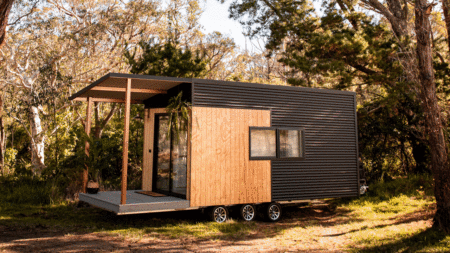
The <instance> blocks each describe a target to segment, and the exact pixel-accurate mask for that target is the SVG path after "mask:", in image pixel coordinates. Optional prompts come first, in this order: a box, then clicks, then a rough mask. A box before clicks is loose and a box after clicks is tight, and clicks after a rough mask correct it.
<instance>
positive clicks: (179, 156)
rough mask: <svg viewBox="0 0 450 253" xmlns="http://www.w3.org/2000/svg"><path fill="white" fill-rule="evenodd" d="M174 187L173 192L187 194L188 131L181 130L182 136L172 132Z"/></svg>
mask: <svg viewBox="0 0 450 253" xmlns="http://www.w3.org/2000/svg"><path fill="white" fill-rule="evenodd" d="M172 136H173V138H172V189H171V191H172V192H173V193H177V194H181V195H186V187H187V185H186V169H187V132H186V131H182V132H180V136H179V137H180V138H179V140H178V142H177V141H176V138H177V136H175V134H172Z"/></svg>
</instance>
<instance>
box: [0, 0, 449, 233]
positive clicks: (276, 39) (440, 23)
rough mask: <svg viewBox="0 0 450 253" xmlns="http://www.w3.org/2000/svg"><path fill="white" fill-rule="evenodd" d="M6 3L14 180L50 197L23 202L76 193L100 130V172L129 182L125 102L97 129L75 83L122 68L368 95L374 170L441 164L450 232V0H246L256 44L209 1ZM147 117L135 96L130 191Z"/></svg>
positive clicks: (109, 184) (6, 89)
mask: <svg viewBox="0 0 450 253" xmlns="http://www.w3.org/2000/svg"><path fill="white" fill-rule="evenodd" d="M0 3H1V4H0V13H1V14H5V13H6V14H8V12H9V11H8V8H10V10H11V12H10V13H9V17H8V16H7V15H6V16H7V17H8V19H7V24H6V25H5V23H2V22H0V28H3V27H5V28H7V29H6V30H4V31H6V37H3V34H0V38H1V39H4V41H0V42H2V46H1V47H0V59H1V61H0V85H1V91H2V95H1V103H0V105H1V107H2V115H1V118H0V158H1V159H0V160H1V162H0V166H1V168H0V171H1V175H2V180H3V181H2V182H7V181H8V180H9V181H8V182H22V183H23V182H25V181H26V180H29V181H33V182H38V184H39V185H40V187H41V188H42V189H41V192H42V195H43V196H46V197H45V198H42V199H40V198H34V200H33V199H31V200H30V199H28V200H26V199H24V200H23V201H40V202H45V203H52V202H58V201H60V200H62V199H66V198H74V197H75V196H76V193H77V192H79V191H80V187H81V173H82V170H83V168H84V164H85V156H84V155H83V154H84V143H85V140H86V139H88V140H89V141H90V142H91V152H93V153H94V154H95V155H92V156H91V159H90V161H89V162H90V163H91V165H92V167H95V168H98V170H97V172H98V174H96V175H95V176H94V175H91V177H97V178H99V179H100V182H101V185H102V187H104V189H107V190H112V189H118V187H119V183H120V174H121V173H120V170H121V164H122V161H121V153H122V150H121V149H122V134H123V132H122V129H123V105H121V104H104V103H96V104H95V109H94V120H93V122H94V123H93V130H92V136H90V137H86V136H84V134H83V133H84V121H85V119H84V116H85V110H86V108H85V106H86V105H85V104H84V103H79V102H73V101H69V100H68V97H69V96H70V95H71V94H73V93H74V92H76V91H78V90H80V89H81V88H82V87H84V86H86V85H87V84H89V83H91V82H93V81H95V80H97V79H98V78H99V77H101V76H103V75H105V74H106V73H109V72H120V73H140V74H153V75H169V76H178V77H181V76H185V77H197V78H208V79H215V80H230V81H241V82H257V83H268V84H275V85H296V86H304V87H316V88H328V89H339V90H350V91H354V92H356V94H357V102H358V108H357V115H358V132H359V151H360V157H361V158H362V164H363V167H364V170H365V171H366V173H365V174H366V179H367V180H368V181H369V182H374V181H380V180H381V181H389V180H390V179H392V178H395V177H404V176H408V175H410V174H430V173H432V174H433V176H434V182H435V195H436V201H437V212H436V216H435V224H437V226H439V227H441V228H444V229H447V232H448V229H449V228H450V184H449V180H450V172H449V171H450V170H449V163H448V144H449V141H450V139H449V135H448V130H449V129H448V123H449V115H448V113H449V109H450V102H449V96H450V87H449V77H448V74H449V71H450V69H449V66H448V64H449V60H450V54H449V48H450V40H449V36H448V31H449V30H450V14H449V12H448V6H449V3H448V1H447V0H442V2H439V3H438V2H433V3H428V2H427V1H424V0H417V1H395V0H388V1H383V2H379V1H378V0H360V1H346V0H331V1H322V7H321V10H320V11H319V10H317V9H315V8H314V6H313V5H312V3H311V2H309V1H291V0H279V1H269V0H263V1H259V0H244V1H235V2H233V3H232V4H231V7H230V17H231V18H234V19H236V20H239V21H240V22H241V23H242V25H243V27H245V28H246V33H247V36H249V37H251V38H253V40H254V41H257V42H259V44H260V45H264V46H261V47H258V50H253V51H247V50H244V49H241V48H239V47H238V46H236V44H235V43H234V42H233V40H232V39H231V38H229V37H226V36H223V35H222V34H220V33H218V32H215V33H210V34H205V33H204V32H203V30H202V27H201V25H200V23H199V17H200V14H201V12H202V9H201V8H200V2H199V1H195V0H169V1H164V2H158V1H153V0H135V1H124V2H121V1H110V0H102V1H93V0H86V1H72V0H50V1H35V0H17V1H6V0H2V2H0ZM8 3H10V5H8ZM5 10H6V12H5ZM3 25H4V26H3ZM2 30H3V29H2ZM155 59H156V61H155ZM155 62H156V63H160V64H156V63H155ZM142 115H143V107H142V106H139V105H135V106H132V115H131V118H132V120H131V125H130V149H129V161H128V163H129V168H130V169H129V174H130V175H129V176H128V178H129V180H130V182H128V185H129V189H136V188H140V183H141V172H142V146H143V145H142V141H143V136H142V134H143V121H142V118H141V117H142ZM15 197H16V198H18V196H15ZM11 198H14V196H12V197H11ZM21 199H23V198H21Z"/></svg>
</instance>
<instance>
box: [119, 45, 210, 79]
mask: <svg viewBox="0 0 450 253" xmlns="http://www.w3.org/2000/svg"><path fill="white" fill-rule="evenodd" d="M138 45H139V48H140V49H141V50H142V55H141V56H140V57H138V58H137V59H136V52H137V49H136V48H135V49H134V51H133V52H130V50H126V51H125V53H124V55H125V58H126V59H127V61H128V64H129V65H130V67H131V70H130V72H131V73H133V74H144V75H156V76H171V77H191V78H192V77H200V76H203V75H204V73H205V71H206V62H205V57H204V56H203V55H201V53H200V51H199V50H197V51H196V52H195V55H194V54H193V53H192V51H191V50H190V49H189V48H184V49H183V48H181V47H180V45H179V43H178V42H177V41H175V42H172V41H171V40H168V41H167V42H166V43H164V44H162V45H161V44H160V42H157V41H156V40H155V39H152V40H150V41H149V42H144V41H141V42H139V44H138Z"/></svg>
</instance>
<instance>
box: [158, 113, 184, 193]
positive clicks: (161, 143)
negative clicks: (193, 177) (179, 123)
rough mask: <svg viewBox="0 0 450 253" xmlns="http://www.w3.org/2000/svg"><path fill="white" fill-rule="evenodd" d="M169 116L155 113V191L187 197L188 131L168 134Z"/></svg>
mask: <svg viewBox="0 0 450 253" xmlns="http://www.w3.org/2000/svg"><path fill="white" fill-rule="evenodd" d="M168 130H169V116H168V115H166V114H156V115H155V142H154V143H155V144H154V145H155V147H154V150H155V152H154V158H153V161H154V164H153V168H154V169H153V173H154V174H153V191H155V192H160V193H163V194H166V195H173V196H177V197H183V198H186V187H187V183H186V182H187V180H186V179H187V177H186V176H187V175H186V171H187V139H188V138H187V137H188V135H187V132H186V131H182V132H180V133H179V136H177V135H176V134H175V133H173V132H172V134H170V136H169V134H168Z"/></svg>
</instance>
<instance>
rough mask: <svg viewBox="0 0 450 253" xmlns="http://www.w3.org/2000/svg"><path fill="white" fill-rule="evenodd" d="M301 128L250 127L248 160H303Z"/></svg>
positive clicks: (302, 131) (302, 134) (302, 132)
mask: <svg viewBox="0 0 450 253" xmlns="http://www.w3.org/2000/svg"><path fill="white" fill-rule="evenodd" d="M304 145H305V144H304V130H303V128H275V127H250V160H301V159H304V156H305V152H304Z"/></svg>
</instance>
